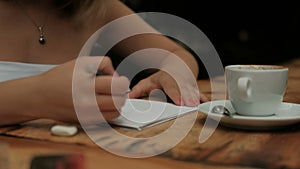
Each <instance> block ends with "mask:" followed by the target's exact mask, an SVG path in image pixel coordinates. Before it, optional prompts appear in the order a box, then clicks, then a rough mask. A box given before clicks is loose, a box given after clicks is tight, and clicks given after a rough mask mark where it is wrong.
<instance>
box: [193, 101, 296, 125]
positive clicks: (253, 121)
mask: <svg viewBox="0 0 300 169" xmlns="http://www.w3.org/2000/svg"><path fill="white" fill-rule="evenodd" d="M215 105H224V106H225V107H226V108H227V109H228V110H229V111H230V112H235V110H234V108H233V107H232V105H231V102H230V101H229V100H217V101H211V102H206V103H202V104H200V105H199V107H198V109H199V111H200V112H203V113H205V114H207V115H208V117H209V118H212V119H215V120H220V124H221V125H224V126H227V127H232V128H238V129H247V130H273V129H279V128H284V127H288V126H290V125H292V124H296V123H299V122H300V104H294V103H286V102H283V103H282V105H281V106H280V108H279V110H278V111H277V112H276V113H274V115H272V116H261V117H259V116H242V115H239V114H234V115H232V117H228V116H226V115H222V114H214V113H211V112H210V110H211V109H212V107H213V106H215Z"/></svg>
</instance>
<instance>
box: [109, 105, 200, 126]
mask: <svg viewBox="0 0 300 169" xmlns="http://www.w3.org/2000/svg"><path fill="white" fill-rule="evenodd" d="M196 110H197V107H186V106H176V105H174V104H171V103H165V102H160V101H151V100H142V99H127V101H126V102H125V105H124V106H123V107H122V109H121V115H120V116H119V117H118V118H116V119H114V120H112V121H110V122H109V123H110V124H113V125H116V126H120V127H126V128H133V129H137V130H142V129H144V128H148V127H151V126H154V125H157V124H160V123H163V122H166V121H169V120H172V119H175V118H177V117H180V116H183V115H185V114H187V113H190V112H194V111H196Z"/></svg>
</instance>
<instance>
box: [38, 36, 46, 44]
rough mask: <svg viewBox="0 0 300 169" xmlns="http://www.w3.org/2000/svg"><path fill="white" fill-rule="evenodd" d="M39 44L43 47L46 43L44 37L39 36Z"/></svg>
mask: <svg viewBox="0 0 300 169" xmlns="http://www.w3.org/2000/svg"><path fill="white" fill-rule="evenodd" d="M39 42H40V44H41V45H44V44H45V43H46V40H45V38H44V35H40V38H39Z"/></svg>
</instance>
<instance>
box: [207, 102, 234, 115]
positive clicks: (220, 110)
mask: <svg viewBox="0 0 300 169" xmlns="http://www.w3.org/2000/svg"><path fill="white" fill-rule="evenodd" d="M211 112H212V113H216V114H224V115H226V116H229V117H231V116H232V115H233V113H231V112H230V111H229V110H228V109H227V108H226V107H224V106H222V105H217V106H214V107H213V108H212V109H211Z"/></svg>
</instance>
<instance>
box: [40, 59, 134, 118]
mask: <svg viewBox="0 0 300 169" xmlns="http://www.w3.org/2000/svg"><path fill="white" fill-rule="evenodd" d="M78 59H79V61H78V62H77V63H76V60H72V61H69V62H67V63H64V64H62V65H59V66H57V67H55V68H53V69H51V70H50V71H48V72H46V73H43V74H41V75H38V76H36V80H37V81H38V82H37V83H36V84H37V86H36V89H37V91H36V94H37V96H38V97H37V100H38V101H37V103H38V104H37V105H35V106H36V108H37V111H36V112H37V114H36V116H37V118H43V117H44V118H51V119H54V120H59V121H63V122H78V118H77V115H78V114H77V115H76V113H75V108H74V103H76V104H77V106H79V109H78V108H77V109H76V110H80V112H81V113H82V112H84V113H86V114H84V115H82V114H81V115H80V116H79V117H80V118H81V119H80V120H83V121H84V122H87V123H99V114H97V113H96V112H95V109H93V108H92V107H94V105H95V103H97V104H98V105H97V104H96V105H97V106H98V107H97V108H99V110H100V111H101V113H102V115H103V117H104V118H105V119H106V120H111V119H113V118H115V117H117V116H119V110H120V108H121V107H122V106H123V105H124V103H125V100H126V98H127V95H126V94H125V93H126V91H127V90H128V88H129V80H128V79H127V78H126V77H124V76H123V77H122V76H118V75H117V73H116V72H115V70H114V68H113V66H112V62H111V60H110V59H109V58H108V57H80V58H78ZM99 59H101V63H100V61H99ZM98 63H100V65H98ZM75 64H76V70H74V67H75ZM88 67H90V68H93V67H94V68H95V69H97V68H98V70H99V71H101V72H103V73H104V74H105V75H101V76H96V75H95V72H96V70H94V71H95V72H94V73H93V72H91V70H89V69H87V68H88ZM74 72H76V73H75V74H74ZM94 82H95V83H94ZM91 90H93V91H92V92H90V91H91ZM73 101H74V103H73ZM93 104H94V105H93ZM94 116H97V117H94ZM82 117H83V118H84V119H82ZM80 122H82V121H80Z"/></svg>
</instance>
